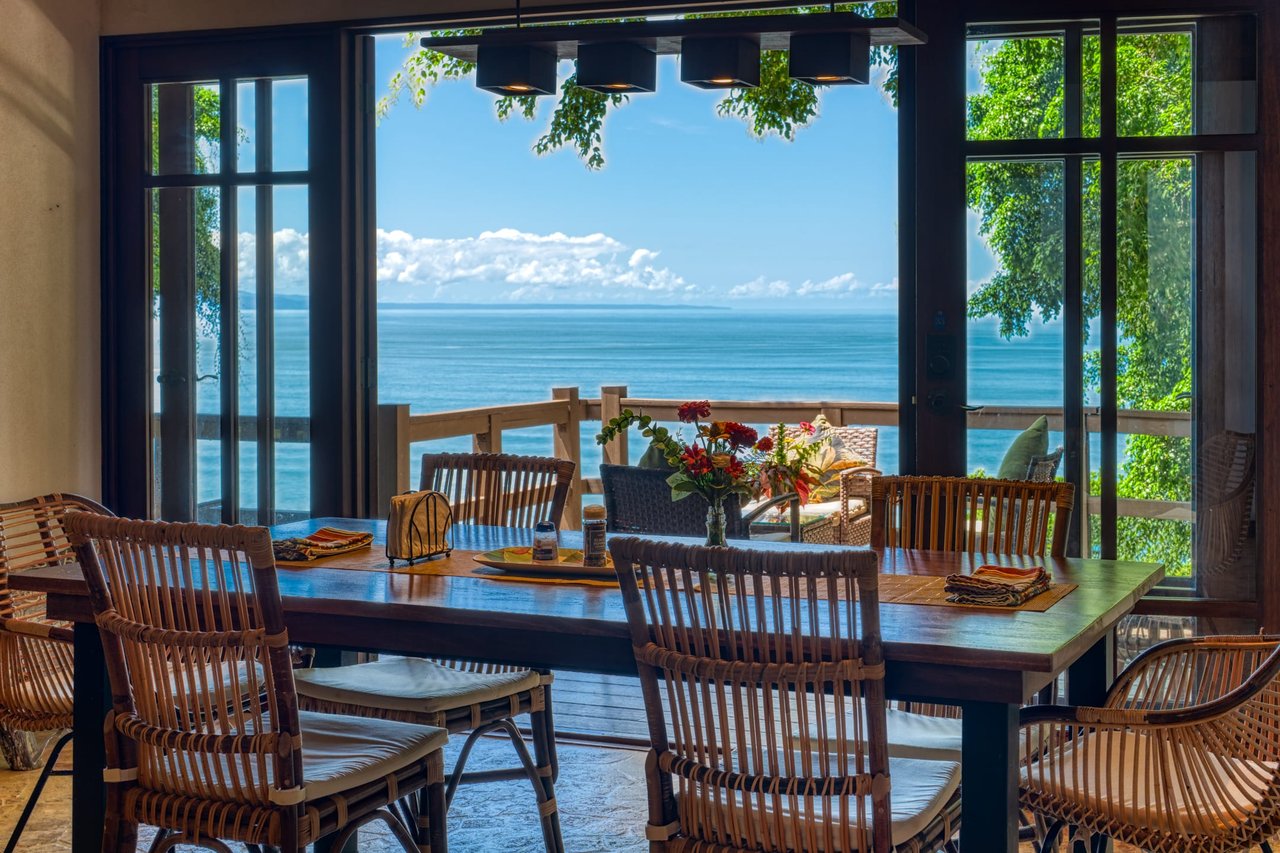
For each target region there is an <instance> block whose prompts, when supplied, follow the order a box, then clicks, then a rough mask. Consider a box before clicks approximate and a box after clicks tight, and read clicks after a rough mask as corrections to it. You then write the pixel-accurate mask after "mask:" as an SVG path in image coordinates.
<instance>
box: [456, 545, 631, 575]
mask: <svg viewBox="0 0 1280 853" xmlns="http://www.w3.org/2000/svg"><path fill="white" fill-rule="evenodd" d="M559 554H560V559H559V561H558V562H555V563H535V562H534V561H533V548H530V547H528V546H523V547H519V548H499V549H498V550H496V551H485V552H484V553H483V554H476V555H475V556H474V557H472V558H471V559H473V560H475V561H476V562H477V563H481V564H483V565H486V566H492V567H493V568H495V569H502V570H503V571H507V572H512V573H514V574H520V575H561V576H574V577H591V578H614V577H617V576H616V575H615V574H614V573H613V559H612V558H611V557H610V556H609V555H608V554H605V558H604V560H605V564H604V565H603V566H584V565H582V551H581V550H580V549H577V548H561V549H560V552H559Z"/></svg>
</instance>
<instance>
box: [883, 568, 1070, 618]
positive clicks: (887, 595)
mask: <svg viewBox="0 0 1280 853" xmlns="http://www.w3.org/2000/svg"><path fill="white" fill-rule="evenodd" d="M946 585H947V579H946V578H940V577H933V576H926V575H881V576H880V603H881V604H925V605H935V606H938V607H964V608H968V609H971V610H989V611H993V612H1003V611H1010V610H1014V611H1017V610H1021V611H1025V612H1028V613H1043V612H1045V611H1046V610H1048V609H1049V608H1050V607H1052V606H1053V605H1055V604H1057V603H1058V602H1059V601H1061V600H1062V599H1063V598H1065V597H1066V596H1067V595H1069V594H1070V593H1071V591H1072V590H1074V589H1075V588H1076V586H1077V584H1073V583H1051V584H1049V588H1048V589H1047V590H1045V591H1044V592H1042V593H1040V594H1039V595H1037V596H1036V597H1035V598H1033V599H1031V600H1030V601H1024V602H1022V604H1019V605H1018V606H1016V607H1000V606H995V605H990V604H966V603H962V602H958V601H947V594H948V593H947V591H946Z"/></svg>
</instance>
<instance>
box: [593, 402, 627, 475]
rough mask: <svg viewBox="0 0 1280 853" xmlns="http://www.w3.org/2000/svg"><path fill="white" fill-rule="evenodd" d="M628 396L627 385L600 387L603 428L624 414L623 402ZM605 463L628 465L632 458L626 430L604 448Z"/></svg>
mask: <svg viewBox="0 0 1280 853" xmlns="http://www.w3.org/2000/svg"><path fill="white" fill-rule="evenodd" d="M626 396H627V386H626V385H601V386H600V424H601V426H603V425H604V424H607V423H608V422H609V421H611V420H613V419H614V418H616V417H617V416H618V415H620V414H622V401H623V399H624V398H625V397H626ZM603 454H604V461H605V463H606V464H608V465H626V464H628V463H629V462H630V460H631V457H630V455H629V453H628V448H627V433H626V431H625V430H624V431H623V432H621V433H619V434H618V437H617V438H615V439H614V440H613V441H611V442H609V443H608V444H606V445H605V446H604V448H603Z"/></svg>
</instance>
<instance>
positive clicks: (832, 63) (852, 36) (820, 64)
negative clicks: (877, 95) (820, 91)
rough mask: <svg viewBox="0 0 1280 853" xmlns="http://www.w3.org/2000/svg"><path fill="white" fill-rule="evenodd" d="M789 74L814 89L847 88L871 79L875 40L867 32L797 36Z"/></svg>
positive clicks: (789, 57)
mask: <svg viewBox="0 0 1280 853" xmlns="http://www.w3.org/2000/svg"><path fill="white" fill-rule="evenodd" d="M787 63H788V69H787V73H788V75H789V76H790V77H791V78H792V79H794V80H802V81H804V82H805V83H808V84H810V85H813V86H847V85H850V84H857V83H866V82H868V81H869V80H870V79H871V39H870V38H869V37H868V36H867V34H866V33H850V32H829V33H821V32H819V33H794V34H793V35H792V36H791V51H790V55H789V56H788V58H787Z"/></svg>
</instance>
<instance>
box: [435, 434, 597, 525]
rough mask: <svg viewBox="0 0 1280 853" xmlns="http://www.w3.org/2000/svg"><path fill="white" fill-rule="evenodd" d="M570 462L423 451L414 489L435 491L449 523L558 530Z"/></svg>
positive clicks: (570, 479) (570, 476) (570, 475)
mask: <svg viewBox="0 0 1280 853" xmlns="http://www.w3.org/2000/svg"><path fill="white" fill-rule="evenodd" d="M573 472H574V464H573V462H571V461H569V460H567V459H555V458H552V457H546V456H515V455H512V454H509V453H424V454H423V455H422V477H421V480H420V484H419V488H421V489H433V490H435V491H437V492H441V493H443V494H444V496H445V497H446V498H447V499H448V501H449V508H450V509H451V510H452V511H453V520H454V521H458V522H469V523H471V524H488V525H495V526H499V527H527V528H532V527H533V526H534V525H535V524H536V523H538V522H539V521H551V522H552V523H554V524H555V525H556V526H557V527H559V526H560V522H561V520H562V519H561V516H563V515H564V505H565V502H566V501H567V500H568V498H569V489H570V487H571V486H572V485H573Z"/></svg>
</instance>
